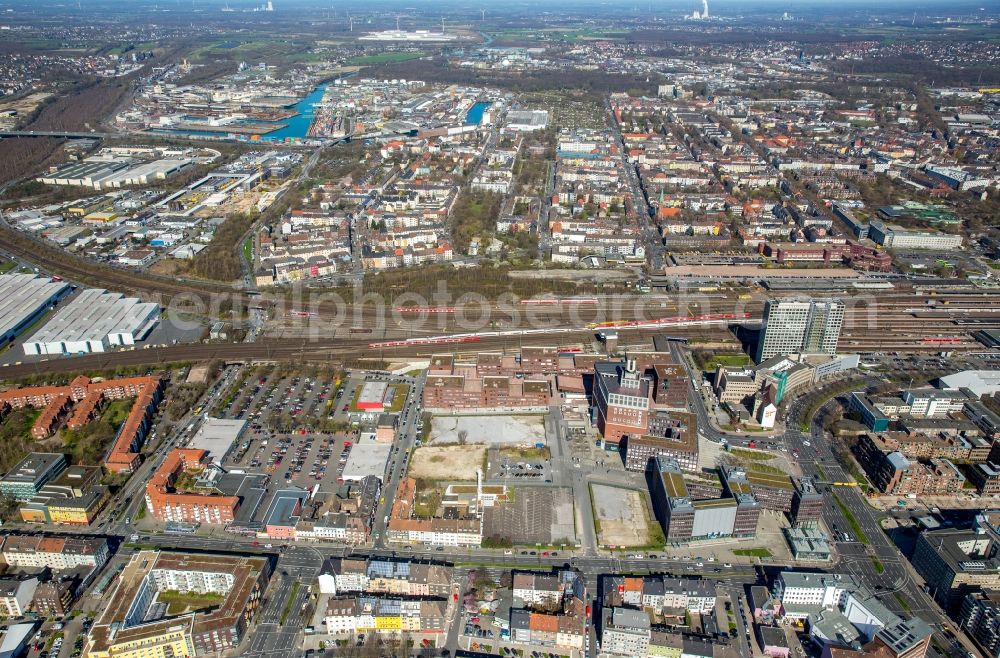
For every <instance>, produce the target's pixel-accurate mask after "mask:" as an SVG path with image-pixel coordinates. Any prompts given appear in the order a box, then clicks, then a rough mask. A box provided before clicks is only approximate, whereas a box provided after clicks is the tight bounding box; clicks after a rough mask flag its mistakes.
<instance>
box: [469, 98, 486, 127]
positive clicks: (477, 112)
mask: <svg viewBox="0 0 1000 658" xmlns="http://www.w3.org/2000/svg"><path fill="white" fill-rule="evenodd" d="M489 106H490V104H489V103H486V102H484V101H480V102H478V103H476V104H475V105H473V106H472V107H470V108H469V111H468V112H466V113H465V125H467V126H468V125H472V124H476V125H477V126H478V125H479V124H481V123H482V122H483V115H484V114H486V109H487V108H488V107H489Z"/></svg>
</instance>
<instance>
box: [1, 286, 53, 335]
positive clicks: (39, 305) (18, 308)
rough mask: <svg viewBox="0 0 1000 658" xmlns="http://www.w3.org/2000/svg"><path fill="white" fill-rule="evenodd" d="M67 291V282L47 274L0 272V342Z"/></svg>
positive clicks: (27, 324)
mask: <svg viewBox="0 0 1000 658" xmlns="http://www.w3.org/2000/svg"><path fill="white" fill-rule="evenodd" d="M67 292H69V285H68V284H66V283H62V282H57V281H53V280H52V279H49V278H47V277H36V276H35V275H34V274H3V275H0V341H2V342H3V343H6V342H7V341H10V340H13V339H14V338H15V337H16V336H17V335H18V334H19V333H20V332H22V331H24V330H25V329H26V328H27V327H28V326H30V325H31V323H32V322H34V320H35V319H36V318H37V317H38V316H39V315H40V314H41V313H42V312H43V311H44V310H45V308H46V307H48V306H50V305H51V304H54V303H55V302H56V301H58V300H59V298H60V297H62V296H63V295H65V294H66V293H67Z"/></svg>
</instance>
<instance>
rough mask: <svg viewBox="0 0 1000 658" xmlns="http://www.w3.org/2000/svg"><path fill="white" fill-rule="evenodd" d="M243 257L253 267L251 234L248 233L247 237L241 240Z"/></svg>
mask: <svg viewBox="0 0 1000 658" xmlns="http://www.w3.org/2000/svg"><path fill="white" fill-rule="evenodd" d="M243 257H244V258H246V259H247V263H248V264H249V265H250V266H251V269H252V267H253V235H248V236H247V239H246V240H244V241H243Z"/></svg>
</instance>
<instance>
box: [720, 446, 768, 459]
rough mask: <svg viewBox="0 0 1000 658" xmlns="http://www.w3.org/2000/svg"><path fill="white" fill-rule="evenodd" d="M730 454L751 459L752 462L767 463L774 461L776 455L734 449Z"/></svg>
mask: <svg viewBox="0 0 1000 658" xmlns="http://www.w3.org/2000/svg"><path fill="white" fill-rule="evenodd" d="M729 452H730V454H732V455H735V456H736V457H739V458H741V459H749V460H750V461H752V462H766V461H771V460H772V459H774V457H775V455H772V454H770V453H767V452H761V451H758V450H744V449H743V448H733V449H732V450H730V451H729Z"/></svg>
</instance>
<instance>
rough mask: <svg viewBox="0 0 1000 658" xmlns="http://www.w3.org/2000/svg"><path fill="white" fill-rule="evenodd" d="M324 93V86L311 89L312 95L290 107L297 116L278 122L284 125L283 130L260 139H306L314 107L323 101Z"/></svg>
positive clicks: (277, 140)
mask: <svg viewBox="0 0 1000 658" xmlns="http://www.w3.org/2000/svg"><path fill="white" fill-rule="evenodd" d="M324 93H326V85H325V84H324V85H320V86H318V87H316V88H315V89H313V90H312V93H310V94H309V95H308V96H306V97H305V98H303V99H302V100H300V101H299V102H298V103H296V104H295V105H293V106H292V109H293V110H294V111H296V112H298V114H296V115H295V116H293V117H291V118H289V119H284V120H282V121H280V123H284V124H286V125H285V127H284V128H282V129H281V130H276V131H274V132H273V133H267V134H266V135H262V136H261V139H266V140H268V141H276V142H280V141H284V140H285V138H287V137H292V138H298V139H303V138H305V137H307V136H308V135H309V126H311V125H312V122H313V117H315V116H316V114H315V110H316V105H317V104H318V103H319V102H320V101H322V100H323V94H324Z"/></svg>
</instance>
